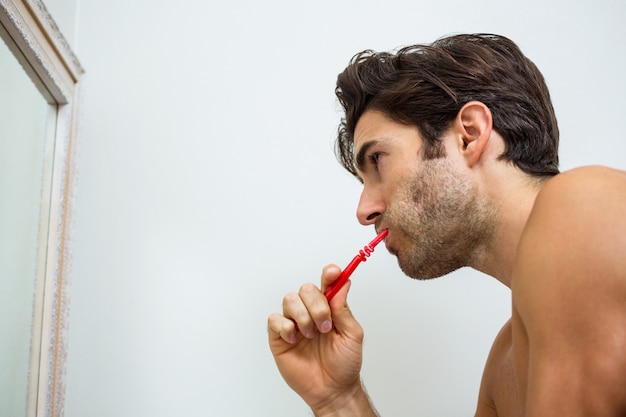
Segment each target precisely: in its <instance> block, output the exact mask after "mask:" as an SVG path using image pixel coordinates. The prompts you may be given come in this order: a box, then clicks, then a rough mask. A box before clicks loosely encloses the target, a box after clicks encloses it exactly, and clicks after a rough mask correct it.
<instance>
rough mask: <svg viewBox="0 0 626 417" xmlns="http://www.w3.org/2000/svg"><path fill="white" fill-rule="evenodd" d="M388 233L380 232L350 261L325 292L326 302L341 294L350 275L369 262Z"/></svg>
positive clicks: (386, 230) (386, 231)
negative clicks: (363, 263) (338, 293)
mask: <svg viewBox="0 0 626 417" xmlns="http://www.w3.org/2000/svg"><path fill="white" fill-rule="evenodd" d="M388 233H389V230H388V229H385V230H383V231H382V232H380V233H379V234H378V235H377V236H376V237H375V238H374V240H372V241H371V242H370V243H369V244H368V245H366V246H365V247H364V248H363V249H362V250H360V251H359V253H358V254H357V255H356V256H355V257H354V258H352V261H350V263H349V264H348V266H346V267H345V269H344V270H343V271H341V274H339V278H337V279H336V280H335V281H334V282H333V283H332V284H330V285H329V286H328V287H327V288H326V289H325V290H324V295H325V296H326V300H328V301H330V300H331V298H333V297H334V296H335V294H337V292H339V290H340V289H341V287H343V285H344V284H345V283H346V281H348V278H350V275H352V273H353V272H354V270H355V269H356V267H357V266H358V265H359V264H360V263H361V262H365V261H366V260H367V258H368V257H369V256H370V255H371V253H372V252H374V248H375V247H376V245H378V244H379V243H380V242H382V241H383V240H384V239H385V238H386V237H387V234H388Z"/></svg>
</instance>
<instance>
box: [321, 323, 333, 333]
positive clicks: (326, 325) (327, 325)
mask: <svg viewBox="0 0 626 417" xmlns="http://www.w3.org/2000/svg"><path fill="white" fill-rule="evenodd" d="M332 327H333V324H332V323H331V322H330V320H326V321H324V322H323V323H322V325H321V326H320V331H321V332H322V333H326V332H328V331H329V330H330V329H332Z"/></svg>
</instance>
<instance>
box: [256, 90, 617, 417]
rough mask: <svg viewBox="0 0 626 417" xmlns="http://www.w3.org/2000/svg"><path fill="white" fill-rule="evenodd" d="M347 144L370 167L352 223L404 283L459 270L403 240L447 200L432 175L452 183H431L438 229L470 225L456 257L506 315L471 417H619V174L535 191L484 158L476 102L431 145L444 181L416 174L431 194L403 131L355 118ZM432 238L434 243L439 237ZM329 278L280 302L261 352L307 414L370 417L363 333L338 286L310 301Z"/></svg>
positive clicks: (486, 128) (373, 115) (494, 152)
mask: <svg viewBox="0 0 626 417" xmlns="http://www.w3.org/2000/svg"><path fill="white" fill-rule="evenodd" d="M354 137H355V154H358V153H359V150H360V149H361V148H362V147H363V146H365V145H366V144H368V145H367V152H368V155H370V156H371V155H374V156H375V157H373V158H370V159H367V161H370V162H365V163H364V164H362V165H361V166H359V176H360V178H361V180H362V181H363V184H364V188H363V193H362V196H361V200H360V202H359V207H358V210H357V217H358V219H359V221H360V222H361V223H362V224H363V225H375V227H376V228H377V229H378V230H380V229H382V228H385V227H388V228H389V230H390V233H389V237H388V239H387V241H386V245H387V248H388V250H389V251H390V252H391V253H393V254H394V255H396V256H397V257H398V261H399V264H400V267H401V268H402V269H403V271H404V272H405V273H406V274H407V275H409V276H412V277H415V278H431V277H434V276H438V275H440V274H443V273H445V272H447V271H446V269H449V268H456V267H460V266H463V265H460V266H457V265H456V264H457V263H458V262H459V259H457V257H455V256H444V255H442V256H441V257H440V258H438V259H433V260H432V263H431V264H429V265H426V264H425V263H423V262H419V257H420V252H421V251H422V250H423V248H422V247H421V246H420V245H426V244H428V241H424V242H417V243H416V242H415V240H414V238H413V231H414V226H415V224H418V225H419V228H421V229H422V230H425V229H424V228H423V227H424V225H425V224H428V225H430V223H427V222H433V223H436V222H437V221H439V220H440V219H439V218H438V217H437V216H435V217H428V218H424V217H422V216H421V211H420V210H422V208H421V207H422V206H424V207H428V204H429V203H437V201H439V202H444V201H445V202H448V201H449V199H450V197H451V196H450V195H449V193H448V194H446V193H445V192H443V191H442V192H441V193H437V189H440V188H441V184H440V183H439V182H440V181H439V180H440V179H441V178H443V177H442V176H441V175H443V174H441V173H443V172H452V173H453V176H451V177H449V178H448V177H446V178H444V179H445V184H448V185H454V187H455V188H454V189H455V190H460V191H459V192H458V193H457V194H459V193H460V194H462V195H463V196H464V197H463V198H461V199H458V200H459V201H457V202H456V203H455V204H456V206H458V210H452V209H450V210H449V212H445V211H444V212H443V213H444V214H445V215H442V216H440V217H441V218H446V219H449V224H451V225H454V228H458V227H462V226H463V222H460V221H458V220H459V219H463V218H467V219H468V222H469V221H471V222H472V224H474V227H478V226H480V228H481V230H484V231H485V233H484V234H483V235H482V236H483V237H482V238H481V239H477V240H474V241H472V240H469V238H470V236H469V235H468V237H467V240H466V242H467V244H466V247H465V248H464V249H465V251H464V252H463V253H464V255H465V256H464V258H463V259H464V260H465V262H466V264H467V265H468V266H471V267H473V268H475V269H477V270H479V271H482V272H484V273H486V274H488V275H490V276H492V277H494V278H496V279H497V280H499V281H500V282H502V283H504V284H505V285H507V286H509V288H511V294H512V306H513V311H512V317H511V319H510V320H509V322H508V323H507V324H506V325H505V326H504V327H503V328H502V330H501V331H500V333H499V335H498V336H497V338H496V340H495V341H494V343H493V346H492V349H491V352H490V354H489V358H488V360H487V364H486V366H485V370H484V374H483V380H482V383H481V388H480V392H479V398H478V404H477V409H476V414H475V415H476V416H481V417H486V416H533V417H535V416H607V417H608V416H623V415H625V414H626V219H625V217H626V173H625V172H622V171H617V170H613V169H609V168H604V167H584V168H578V169H575V170H572V171H569V172H566V173H563V174H560V175H558V176H556V177H553V178H552V179H549V180H546V181H541V180H537V179H535V178H531V177H529V176H528V175H527V174H525V173H523V172H522V171H520V170H519V169H517V168H516V167H515V166H514V165H512V164H510V163H508V162H506V161H502V160H500V159H498V156H499V155H500V154H501V153H502V151H503V149H504V142H503V140H502V138H501V137H500V136H499V135H498V133H497V132H495V131H494V130H493V129H492V121H491V114H490V112H489V109H488V108H487V107H485V106H484V105H482V103H478V102H471V103H468V104H466V105H465V106H464V107H463V108H462V109H461V111H460V112H459V114H458V116H457V119H456V120H455V122H454V123H453V125H452V127H451V128H450V130H449V131H448V132H447V133H446V134H445V135H444V145H445V147H446V153H447V156H446V158H445V159H446V163H445V170H443V169H438V168H437V167H436V166H435V167H434V168H433V169H432V170H430V171H428V172H434V173H440V174H441V175H439V176H438V177H436V180H433V182H432V183H431V185H432V187H431V188H428V186H427V185H428V184H426V182H427V180H426V179H427V178H432V176H424V175H422V173H423V172H426V171H424V170H428V169H429V168H428V164H425V162H424V160H423V159H421V157H420V149H421V146H422V142H421V137H420V135H419V132H418V131H417V130H416V129H415V128H413V127H411V126H406V125H401V124H397V123H395V122H393V121H391V120H390V119H388V118H387V117H385V115H384V114H382V113H379V112H375V111H367V112H366V113H364V114H363V116H362V117H361V119H360V120H359V123H358V124H357V127H356V130H355V135H354ZM370 142H371V143H370ZM442 167H443V165H442ZM412 178H420V179H422V181H424V182H425V185H419V184H413V183H411V182H410V181H409V180H410V179H412ZM424 178H426V179H424ZM459 179H460V180H459ZM407 183H408V184H411V187H413V188H417V187H422V189H421V190H420V194H419V195H420V196H421V197H420V198H419V199H415V198H413V199H411V198H408V197H407V196H413V197H415V196H414V195H413V194H411V192H412V191H411V190H410V189H408V188H407V186H406V185H402V184H407ZM448 188H449V187H448ZM429 199H430V200H429ZM438 199H439V200H438ZM411 202H414V203H415V204H413V206H412V205H411V204H410V203H411ZM477 202H478V203H477ZM456 206H455V207H456ZM468 208H472V210H470V209H468ZM461 209H462V210H461ZM459 210H461V212H463V213H464V214H463V216H459V218H458V219H457V218H455V214H454V213H457V212H459ZM475 212H479V213H478V214H472V213H475ZM470 218H471V219H470ZM410 219H414V223H415V224H410V221H409V220H410ZM420 222H422V223H421V224H420ZM477 225H478V226H477ZM434 229H435V230H437V237H439V238H440V239H443V240H445V239H446V233H445V232H446V229H445V228H444V227H441V228H439V229H438V228H437V227H435V228H434ZM456 231H457V230H456V229H453V230H452V232H453V233H452V234H451V235H455V232H456ZM460 239H461V240H463V239H464V238H460ZM470 242H471V245H470ZM446 247H447V245H446ZM455 250H456V251H457V252H458V250H459V249H458V248H455ZM431 258H432V257H431ZM416 259H417V260H416ZM429 259H430V258H429ZM339 272H340V270H339V268H337V267H336V266H328V267H326V268H325V269H324V271H323V273H322V283H321V289H318V288H317V287H316V286H315V285H313V284H305V285H304V286H302V288H301V289H300V291H299V292H298V293H292V294H289V295H287V296H286V297H285V298H284V300H283V312H282V314H272V315H271V316H270V317H269V318H268V334H269V344H270V349H271V351H272V354H273V355H274V358H275V360H276V363H277V366H278V368H279V370H280V371H281V374H282V375H283V377H284V379H285V380H286V382H287V383H288V384H289V385H290V386H291V387H292V388H293V389H294V390H295V391H296V392H297V393H298V394H299V395H300V396H301V397H302V398H303V399H304V401H305V402H306V403H307V404H308V405H309V406H310V407H311V408H312V410H313V412H314V413H315V415H317V416H320V417H321V416H376V415H377V414H376V412H375V410H374V408H373V407H372V406H371V404H370V402H369V399H368V397H367V395H366V393H365V391H364V388H363V386H362V384H361V381H360V376H359V373H360V368H361V359H362V355H361V347H362V346H361V343H362V340H363V330H362V329H361V326H360V325H359V324H358V322H357V321H356V319H355V318H354V317H353V316H352V314H351V313H350V310H349V308H348V305H347V302H346V296H347V293H348V291H349V285H346V287H344V288H343V289H342V290H341V291H340V292H339V293H338V294H337V296H336V297H335V298H333V300H332V301H331V303H330V304H329V303H327V302H326V299H325V298H324V296H323V293H322V291H323V290H324V288H325V287H326V286H327V285H328V284H330V283H331V282H332V281H334V279H336V277H337V276H338V274H339ZM296 323H297V327H296Z"/></svg>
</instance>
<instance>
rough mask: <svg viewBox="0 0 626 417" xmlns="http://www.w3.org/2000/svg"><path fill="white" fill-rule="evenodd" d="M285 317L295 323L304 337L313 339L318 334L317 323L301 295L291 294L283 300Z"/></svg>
mask: <svg viewBox="0 0 626 417" xmlns="http://www.w3.org/2000/svg"><path fill="white" fill-rule="evenodd" d="M283 316H285V317H286V318H288V319H291V320H293V321H294V322H295V326H294V327H295V328H297V330H298V331H299V332H300V333H302V335H304V337H306V338H308V339H311V338H313V337H315V335H316V334H317V331H316V329H315V322H314V321H313V318H312V317H311V315H310V313H309V310H308V309H307V307H306V305H305V304H304V300H303V299H302V298H301V297H300V294H298V293H289V294H287V295H286V296H285V298H283Z"/></svg>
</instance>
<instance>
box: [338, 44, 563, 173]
mask: <svg viewBox="0 0 626 417" xmlns="http://www.w3.org/2000/svg"><path fill="white" fill-rule="evenodd" d="M335 94H336V95H337V98H338V99H339V102H340V103H341V105H342V106H343V109H344V112H345V115H344V117H343V118H342V120H341V124H340V125H339V132H338V138H337V143H336V150H337V157H338V159H339V161H340V162H341V164H342V165H343V166H344V167H345V168H346V169H347V170H348V171H350V172H351V173H352V174H353V175H356V170H355V166H354V129H355V126H356V124H357V122H358V120H359V118H360V117H361V115H362V114H363V112H364V111H366V110H368V109H373V110H379V111H382V112H384V113H385V114H386V115H387V116H389V117H390V118H391V119H392V120H394V121H396V122H399V123H403V124H407V125H415V126H417V128H418V129H419V131H420V133H421V135H422V136H423V137H424V139H425V142H426V143H425V144H424V157H425V158H429V159H430V158H438V157H442V156H445V151H444V149H443V145H442V144H441V141H440V136H441V134H442V133H444V132H445V130H447V129H448V128H449V126H450V124H451V122H452V121H453V120H454V118H455V117H456V116H457V114H458V112H459V110H460V109H461V107H463V105H465V104H466V103H468V102H470V101H473V100H476V101H480V102H482V103H483V104H485V105H486V106H487V107H489V109H490V110H491V113H492V116H493V127H494V129H495V130H496V131H497V132H498V133H499V134H500V135H501V136H502V138H503V139H504V142H505V151H504V153H503V154H502V155H501V156H500V158H502V159H505V160H509V161H511V162H512V163H513V164H515V165H516V166H518V167H519V168H520V169H522V170H523V171H524V172H526V173H528V174H530V175H532V176H537V177H544V176H552V175H555V174H558V172H559V168H558V164H559V158H558V145H559V129H558V125H557V121H556V116H555V114H554V109H553V107H552V103H551V101H550V93H549V92H548V88H547V86H546V83H545V80H544V78H543V76H542V75H541V73H540V72H539V70H538V69H537V67H536V66H535V64H533V62H532V61H530V60H529V59H528V58H526V57H525V56H524V54H523V53H522V52H521V51H520V49H519V48H518V47H517V45H515V43H513V42H512V41H511V40H509V39H507V38H505V37H503V36H498V35H492V34H472V35H454V36H449V37H444V38H441V39H439V40H437V41H435V42H433V43H432V44H430V45H414V46H407V47H404V48H402V49H399V50H398V51H397V52H395V53H391V52H374V51H371V50H366V51H363V52H361V53H358V54H356V55H355V56H354V57H353V58H352V60H351V61H350V63H349V65H348V67H347V68H346V69H345V70H344V71H343V72H342V73H341V74H339V77H338V79H337V87H336V89H335Z"/></svg>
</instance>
